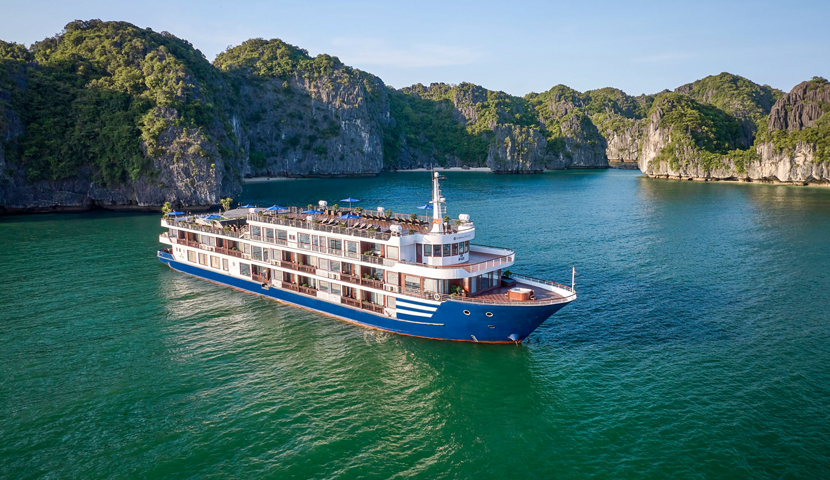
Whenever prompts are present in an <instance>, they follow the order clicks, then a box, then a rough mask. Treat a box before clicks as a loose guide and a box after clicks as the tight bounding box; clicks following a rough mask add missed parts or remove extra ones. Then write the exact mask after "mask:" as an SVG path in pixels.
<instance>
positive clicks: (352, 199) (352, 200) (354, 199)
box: [340, 197, 360, 210]
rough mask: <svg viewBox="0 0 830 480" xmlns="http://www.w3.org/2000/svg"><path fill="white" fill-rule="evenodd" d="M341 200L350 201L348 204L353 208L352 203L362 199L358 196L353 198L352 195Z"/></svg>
mask: <svg viewBox="0 0 830 480" xmlns="http://www.w3.org/2000/svg"><path fill="white" fill-rule="evenodd" d="M340 201H341V202H348V204H349V209H350V210H351V208H352V203H357V202H359V201H360V200H359V199H357V198H352V197H349V198H344V199H343V200H340Z"/></svg>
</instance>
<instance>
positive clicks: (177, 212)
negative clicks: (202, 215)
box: [167, 210, 184, 217]
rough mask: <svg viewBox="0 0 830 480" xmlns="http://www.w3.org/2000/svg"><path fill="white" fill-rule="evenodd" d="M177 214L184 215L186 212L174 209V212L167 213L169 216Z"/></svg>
mask: <svg viewBox="0 0 830 480" xmlns="http://www.w3.org/2000/svg"><path fill="white" fill-rule="evenodd" d="M177 215H184V212H180V211H178V210H173V211H172V212H168V213H167V216H168V217H175V216H177Z"/></svg>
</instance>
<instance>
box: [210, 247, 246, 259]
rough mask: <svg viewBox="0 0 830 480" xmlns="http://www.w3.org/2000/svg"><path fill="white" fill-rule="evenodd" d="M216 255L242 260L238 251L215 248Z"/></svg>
mask: <svg viewBox="0 0 830 480" xmlns="http://www.w3.org/2000/svg"><path fill="white" fill-rule="evenodd" d="M215 251H216V253H221V254H223V255H228V256H231V257H236V258H242V252H240V251H239V250H231V249H229V248H224V247H216V250H215Z"/></svg>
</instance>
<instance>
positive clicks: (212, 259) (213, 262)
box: [210, 255, 219, 269]
mask: <svg viewBox="0 0 830 480" xmlns="http://www.w3.org/2000/svg"><path fill="white" fill-rule="evenodd" d="M210 266H211V267H213V268H217V269H218V268H219V257H214V256H213V255H211V256H210Z"/></svg>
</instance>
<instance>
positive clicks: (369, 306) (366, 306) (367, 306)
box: [360, 302, 383, 313]
mask: <svg viewBox="0 0 830 480" xmlns="http://www.w3.org/2000/svg"><path fill="white" fill-rule="evenodd" d="M360 308H362V309H363V310H369V311H370V312H375V313H383V305H378V304H375V303H372V302H363V304H362V305H361V306H360Z"/></svg>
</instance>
